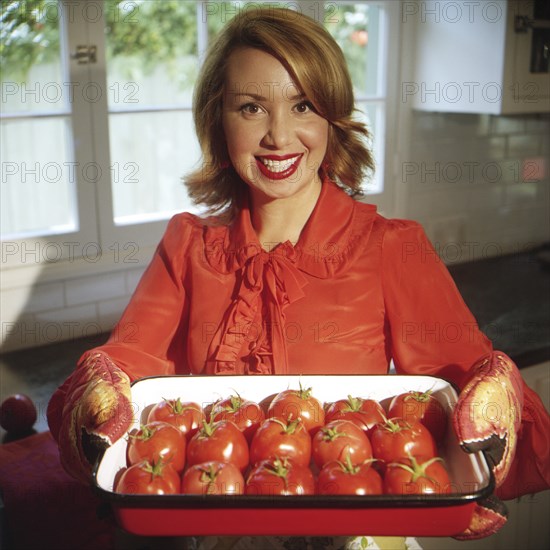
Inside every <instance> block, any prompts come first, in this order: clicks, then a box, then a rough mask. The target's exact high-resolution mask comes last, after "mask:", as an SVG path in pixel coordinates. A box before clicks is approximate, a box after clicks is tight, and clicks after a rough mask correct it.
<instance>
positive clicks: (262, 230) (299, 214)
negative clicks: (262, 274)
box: [251, 185, 321, 251]
mask: <svg viewBox="0 0 550 550" xmlns="http://www.w3.org/2000/svg"><path fill="white" fill-rule="evenodd" d="M320 192H321V185H319V186H318V188H315V189H314V190H313V192H310V193H308V194H307V195H305V196H299V197H295V196H292V197H288V198H284V199H273V200H258V198H257V197H252V209H251V220H252V225H253V226H254V229H255V231H256V234H257V235H258V240H259V241H260V244H261V245H262V247H263V249H264V250H266V251H269V250H272V249H273V248H275V247H276V246H277V245H278V244H280V243H283V242H286V241H290V242H291V243H292V244H293V245H295V244H296V243H297V242H298V239H299V238H300V234H301V233H302V229H303V228H304V226H305V225H306V223H307V221H308V219H309V217H310V216H311V213H312V212H313V209H314V208H315V205H316V204H317V200H318V198H319V194H320Z"/></svg>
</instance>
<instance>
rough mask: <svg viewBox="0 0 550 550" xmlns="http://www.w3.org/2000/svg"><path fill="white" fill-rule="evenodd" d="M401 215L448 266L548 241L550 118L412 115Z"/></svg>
mask: <svg viewBox="0 0 550 550" xmlns="http://www.w3.org/2000/svg"><path fill="white" fill-rule="evenodd" d="M400 187H401V189H400V190H399V192H400V193H401V194H402V195H404V198H402V204H403V207H402V209H401V212H400V215H401V214H403V217H407V218H411V219H415V220H418V221H419V222H421V223H422V224H423V225H424V227H425V229H426V231H427V233H428V235H429V237H430V238H431V240H432V242H433V243H434V245H435V247H436V249H437V250H438V252H439V253H440V255H441V256H442V258H443V259H444V260H445V261H446V262H447V263H458V262H466V261H472V260H479V259H482V258H485V257H489V256H495V255H501V254H507V253H513V252H521V251H524V250H526V249H528V248H531V247H534V246H537V245H539V244H541V243H543V242H546V241H548V240H550V201H549V189H550V115H548V114H542V115H514V116H493V115H476V114H453V113H434V112H421V111H412V112H411V114H410V145H409V151H408V153H407V159H406V160H403V161H402V162H401V174H400Z"/></svg>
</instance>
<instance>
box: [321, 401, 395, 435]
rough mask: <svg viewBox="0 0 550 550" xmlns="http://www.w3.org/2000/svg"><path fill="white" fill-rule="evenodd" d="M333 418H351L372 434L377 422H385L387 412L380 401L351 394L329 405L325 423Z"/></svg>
mask: <svg viewBox="0 0 550 550" xmlns="http://www.w3.org/2000/svg"><path fill="white" fill-rule="evenodd" d="M332 420H351V421H352V422H354V423H355V424H357V425H358V426H359V427H360V428H361V429H362V430H363V431H365V432H366V433H367V434H370V432H371V431H372V428H374V426H375V425H376V424H378V423H380V422H385V420H386V414H385V412H384V408H383V407H382V405H381V404H380V403H379V402H378V401H376V400H374V399H362V398H361V397H352V396H351V395H350V396H348V398H347V399H340V400H338V401H335V402H334V403H330V404H329V405H328V406H327V408H326V412H325V423H328V422H331V421H332Z"/></svg>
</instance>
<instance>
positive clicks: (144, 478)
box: [115, 460, 180, 495]
mask: <svg viewBox="0 0 550 550" xmlns="http://www.w3.org/2000/svg"><path fill="white" fill-rule="evenodd" d="M115 490H116V491H117V492H118V493H129V494H134V495H135V494H148V495H169V494H175V493H179V490H180V476H179V475H178V474H177V472H176V471H175V470H174V468H172V466H171V465H170V464H163V463H162V461H159V462H149V461H147V460H143V461H142V462H137V463H136V464H133V465H132V466H130V467H129V468H127V469H126V470H125V471H124V472H123V474H122V475H121V476H120V478H119V480H118V483H117V485H116V488H115Z"/></svg>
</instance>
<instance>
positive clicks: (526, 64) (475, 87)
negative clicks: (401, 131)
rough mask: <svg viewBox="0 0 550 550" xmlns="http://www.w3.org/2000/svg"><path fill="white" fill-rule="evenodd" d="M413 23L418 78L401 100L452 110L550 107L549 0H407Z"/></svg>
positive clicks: (407, 18) (407, 16)
mask: <svg viewBox="0 0 550 550" xmlns="http://www.w3.org/2000/svg"><path fill="white" fill-rule="evenodd" d="M402 23H403V25H408V24H411V25H414V26H415V27H414V33H415V48H416V49H415V55H414V61H413V64H414V68H413V74H414V78H413V80H412V81H410V82H402V89H401V100H402V101H403V103H409V104H410V105H411V106H412V107H413V108H414V109H418V110H423V111H440V112H453V113H488V114H519V113H546V112H550V72H549V48H550V2H548V0H529V1H526V0H495V1H488V0H480V1H467V0H461V1H450V0H449V1H435V0H433V1H432V0H428V1H422V2H420V1H416V2H407V1H405V2H403V4H402Z"/></svg>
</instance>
